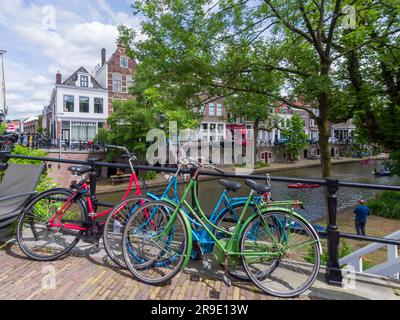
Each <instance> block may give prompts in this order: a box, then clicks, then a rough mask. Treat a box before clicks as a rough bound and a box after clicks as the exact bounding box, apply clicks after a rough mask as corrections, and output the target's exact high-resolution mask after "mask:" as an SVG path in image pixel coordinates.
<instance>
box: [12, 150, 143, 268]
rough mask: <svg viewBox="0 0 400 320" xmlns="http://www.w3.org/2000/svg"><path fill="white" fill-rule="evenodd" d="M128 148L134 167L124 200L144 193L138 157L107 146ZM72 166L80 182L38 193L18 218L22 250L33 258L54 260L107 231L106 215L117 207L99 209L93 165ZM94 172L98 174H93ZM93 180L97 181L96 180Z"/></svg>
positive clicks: (131, 165)
mask: <svg viewBox="0 0 400 320" xmlns="http://www.w3.org/2000/svg"><path fill="white" fill-rule="evenodd" d="M107 147H108V148H114V149H119V150H122V151H124V152H125V153H126V154H127V155H129V164H130V167H131V170H132V174H131V177H130V181H129V185H128V187H127V190H126V192H125V194H124V196H123V197H122V200H125V199H127V198H128V197H129V196H131V193H132V189H133V187H135V189H136V192H135V193H134V196H138V195H141V194H142V190H141V187H140V183H139V180H138V176H137V174H136V172H135V170H134V168H133V162H134V161H135V160H136V157H135V155H134V154H133V153H130V152H129V151H128V150H127V149H126V148H124V147H119V146H107ZM68 170H69V171H70V172H71V173H72V174H73V175H74V176H79V177H80V178H81V179H80V181H79V182H75V181H74V182H72V184H71V187H70V189H63V188H55V189H51V190H48V191H46V192H43V193H41V194H39V195H38V196H36V197H35V198H34V199H32V201H31V202H30V203H28V204H27V206H26V207H25V208H24V209H23V211H22V214H21V216H20V218H19V221H18V230H17V240H18V244H19V246H20V248H21V250H22V251H23V252H24V253H25V254H26V255H27V256H28V257H29V258H31V259H34V260H37V261H51V260H55V259H58V258H60V257H62V256H64V255H66V254H68V253H69V252H70V251H71V250H72V249H73V248H74V247H75V246H76V245H77V244H78V242H79V240H81V239H82V240H83V241H85V242H89V243H97V245H98V244H99V241H100V239H101V237H102V235H103V232H104V224H105V222H106V221H105V219H102V218H104V217H107V216H108V215H109V214H110V212H111V211H112V210H113V209H112V208H111V209H108V210H105V211H102V212H99V213H98V212H97V209H98V206H99V202H98V199H97V197H96V193H95V191H94V192H93V191H92V192H91V188H90V182H89V179H88V178H87V177H86V176H87V174H89V173H92V174H91V175H90V176H91V179H95V177H96V174H95V173H94V172H95V169H94V168H93V167H92V166H71V167H69V168H68ZM93 173H94V174H93ZM92 182H93V181H92Z"/></svg>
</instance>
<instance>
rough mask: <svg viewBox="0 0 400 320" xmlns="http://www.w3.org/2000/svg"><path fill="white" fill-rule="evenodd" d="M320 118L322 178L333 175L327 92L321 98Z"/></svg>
mask: <svg viewBox="0 0 400 320" xmlns="http://www.w3.org/2000/svg"><path fill="white" fill-rule="evenodd" d="M319 104H320V106H319V109H320V118H319V121H318V130H319V149H320V153H321V165H322V178H324V179H325V178H327V177H331V176H332V161H331V152H330V149H329V136H330V134H329V119H328V110H329V100H328V95H327V94H326V93H323V94H321V96H320V99H319Z"/></svg>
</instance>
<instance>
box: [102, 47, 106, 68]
mask: <svg viewBox="0 0 400 320" xmlns="http://www.w3.org/2000/svg"><path fill="white" fill-rule="evenodd" d="M105 64H106V49H104V48H103V49H101V66H104V65H105Z"/></svg>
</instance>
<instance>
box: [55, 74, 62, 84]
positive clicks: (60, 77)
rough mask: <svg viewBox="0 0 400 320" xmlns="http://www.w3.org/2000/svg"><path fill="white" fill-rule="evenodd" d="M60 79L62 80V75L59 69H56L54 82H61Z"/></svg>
mask: <svg viewBox="0 0 400 320" xmlns="http://www.w3.org/2000/svg"><path fill="white" fill-rule="evenodd" d="M61 81H62V75H61V73H60V71H57V74H56V84H61Z"/></svg>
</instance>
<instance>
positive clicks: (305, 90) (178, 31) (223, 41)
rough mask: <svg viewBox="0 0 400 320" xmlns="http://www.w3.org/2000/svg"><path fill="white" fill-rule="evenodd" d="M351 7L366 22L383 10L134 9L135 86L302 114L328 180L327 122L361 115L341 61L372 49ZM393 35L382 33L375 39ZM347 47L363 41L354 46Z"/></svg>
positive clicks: (193, 5) (360, 6)
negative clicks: (315, 137)
mask: <svg viewBox="0 0 400 320" xmlns="http://www.w3.org/2000/svg"><path fill="white" fill-rule="evenodd" d="M347 5H350V6H351V5H356V6H357V7H356V9H357V10H358V11H359V12H363V14H365V15H374V14H376V10H377V9H376V7H379V8H380V7H381V6H382V4H381V1H373V0H368V1H357V0H317V1H316V0H296V1H290V2H288V1H286V0H264V1H261V0H258V1H257V0H256V1H249V0H220V1H217V2H215V1H211V0H201V1H200V0H199V1H191V0H170V1H166V2H160V1H157V0H141V1H136V2H135V3H134V4H133V8H134V10H135V13H136V14H140V15H141V16H143V17H144V18H145V20H144V22H143V24H142V29H143V30H142V32H143V34H144V35H145V38H144V39H143V37H142V38H141V39H134V40H133V41H130V44H131V47H132V50H131V51H132V53H133V55H134V56H135V57H136V58H137V59H138V60H139V61H140V65H139V70H138V75H137V77H136V80H137V82H138V83H141V84H142V85H146V86H147V87H157V88H158V89H159V90H160V92H163V93H166V95H167V96H173V97H175V98H176V99H177V101H179V102H180V104H179V105H180V106H181V107H184V105H185V104H186V105H187V102H188V101H192V102H193V103H197V104H202V103H205V102H207V101H209V100H211V99H213V97H216V96H218V97H225V98H228V97H229V99H230V103H231V104H232V105H234V106H235V108H236V109H237V110H249V112H250V110H251V113H253V111H254V108H245V106H246V104H247V105H248V104H249V102H247V101H245V100H244V99H243V96H247V97H252V99H254V100H256V99H263V100H264V103H265V105H266V107H268V106H269V105H272V103H273V102H276V101H280V102H283V103H285V104H287V105H288V106H290V107H293V108H300V109H303V110H305V111H307V112H308V113H309V114H310V117H311V118H312V119H314V120H315V121H316V123H317V125H318V128H319V132H320V139H319V141H320V150H321V164H322V176H323V177H327V176H330V175H331V174H332V164H331V156H330V150H329V123H330V122H341V121H344V120H347V119H349V118H350V117H351V116H352V115H353V114H352V113H351V112H348V108H349V106H348V105H347V104H346V100H345V99H343V97H344V96H346V94H347V93H348V91H349V88H348V86H346V85H347V83H346V81H345V79H344V78H343V68H344V67H345V64H343V61H344V59H345V57H346V56H347V55H348V54H350V53H352V52H355V51H356V50H358V49H360V48H363V47H364V46H365V45H367V44H368V43H370V40H369V39H366V40H363V38H362V36H363V35H364V29H363V28H360V30H359V29H357V28H356V29H355V30H353V31H352V32H348V31H347V30H348V29H351V28H353V27H354V26H353V25H352V24H346V23H342V21H343V19H347V20H349V19H348V15H350V16H351V10H349V12H350V13H348V11H347V10H343V9H346V6H347ZM347 8H349V7H347ZM350 8H351V7H350ZM347 20H345V21H347ZM350 20H351V18H350ZM382 24H385V21H383V22H382ZM393 32H396V30H391V29H390V30H389V29H385V28H382V29H379V30H377V34H376V35H375V37H376V38H381V37H385V36H388V35H390V34H392V33H393ZM348 38H350V39H352V38H358V39H361V40H360V41H358V42H357V44H356V45H355V46H353V42H352V41H346V40H347V39H348ZM201 93H206V94H207V97H208V100H207V99H200V97H203V96H202V95H201ZM259 97H261V98H259ZM243 103H244V104H243ZM260 107H262V106H261V105H260ZM340 110H341V111H344V112H339V111H340ZM256 114H258V112H256ZM246 115H247V113H246ZM264 120H265V117H264V115H263V117H262V119H260V118H258V117H256V118H255V121H254V123H255V124H256V122H257V121H264Z"/></svg>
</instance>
